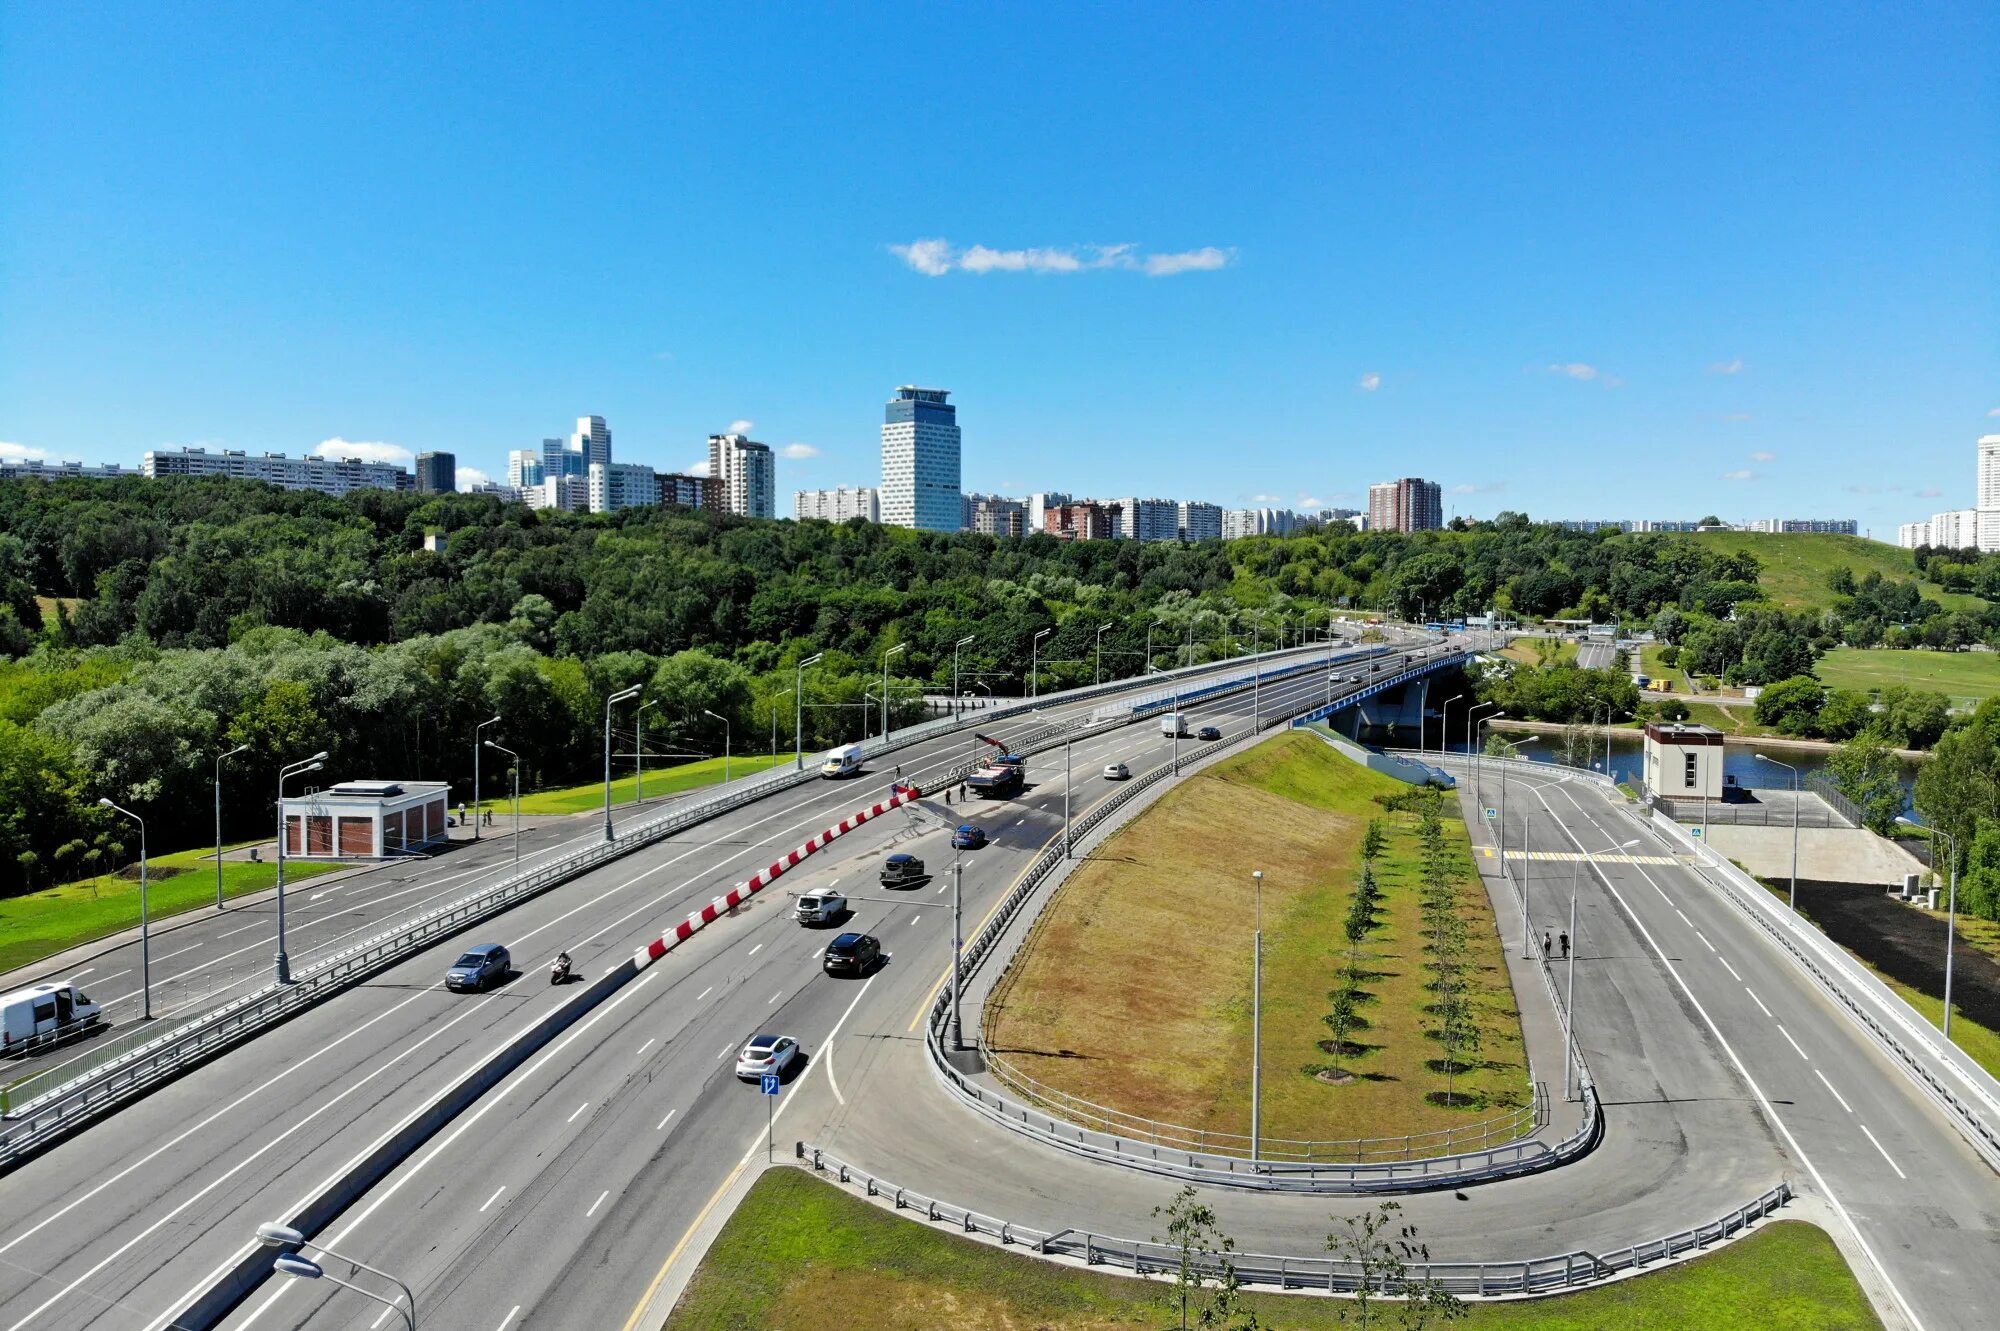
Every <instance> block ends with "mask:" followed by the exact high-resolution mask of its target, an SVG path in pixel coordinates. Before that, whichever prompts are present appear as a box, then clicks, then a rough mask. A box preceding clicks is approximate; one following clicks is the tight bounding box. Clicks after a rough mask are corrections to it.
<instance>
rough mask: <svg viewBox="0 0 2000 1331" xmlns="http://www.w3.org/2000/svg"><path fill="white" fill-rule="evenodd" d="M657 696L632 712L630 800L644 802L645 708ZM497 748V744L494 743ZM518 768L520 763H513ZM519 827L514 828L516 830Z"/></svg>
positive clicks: (654, 704) (655, 705)
mask: <svg viewBox="0 0 2000 1331" xmlns="http://www.w3.org/2000/svg"><path fill="white" fill-rule="evenodd" d="M659 702H660V700H659V699H658V698H648V699H646V701H644V702H642V703H640V704H639V710H638V711H636V712H634V713H632V802H633V803H634V804H644V803H645V802H646V709H647V708H648V707H657V706H658V705H659ZM494 747H495V748H498V747H499V745H497V744H496V745H494ZM515 766H516V767H517V768H518V767H519V766H520V764H519V763H518V762H516V763H515ZM519 830H520V829H519V828H516V829H515V831H516V832H518V831H519Z"/></svg>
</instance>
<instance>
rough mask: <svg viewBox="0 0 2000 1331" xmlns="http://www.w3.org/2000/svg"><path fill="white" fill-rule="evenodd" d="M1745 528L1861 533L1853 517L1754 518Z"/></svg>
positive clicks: (1792, 531) (1751, 529) (1768, 530)
mask: <svg viewBox="0 0 2000 1331" xmlns="http://www.w3.org/2000/svg"><path fill="white" fill-rule="evenodd" d="M1743 530H1745V531H1755V532H1770V533H1783V534H1794V535H1803V534H1808V533H1818V534H1822V535H1834V536H1858V535H1860V534H1861V524H1860V523H1859V522H1857V521H1855V520H1854V519H1853V518H1752V519H1751V520H1750V521H1749V522H1747V523H1745V524H1744V525H1743Z"/></svg>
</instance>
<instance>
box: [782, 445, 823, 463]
mask: <svg viewBox="0 0 2000 1331" xmlns="http://www.w3.org/2000/svg"><path fill="white" fill-rule="evenodd" d="M778 456H779V457H781V458H790V459H791V460H792V461H794V462H798V461H802V460H804V459H805V458H816V457H818V456H819V450H818V449H817V448H814V447H813V446H812V445H811V444H786V445H785V446H784V447H783V448H781V449H779V450H778Z"/></svg>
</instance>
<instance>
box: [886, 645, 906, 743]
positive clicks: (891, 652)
mask: <svg viewBox="0 0 2000 1331" xmlns="http://www.w3.org/2000/svg"><path fill="white" fill-rule="evenodd" d="M909 645H910V644H908V643H907V642H899V643H897V644H896V645H895V646H894V647H891V648H889V649H888V650H887V651H885V652H883V653H882V742H883V743H884V744H886V743H888V742H889V658H890V657H892V656H897V655H900V654H901V653H902V651H903V649H904V648H906V647H908V646H909Z"/></svg>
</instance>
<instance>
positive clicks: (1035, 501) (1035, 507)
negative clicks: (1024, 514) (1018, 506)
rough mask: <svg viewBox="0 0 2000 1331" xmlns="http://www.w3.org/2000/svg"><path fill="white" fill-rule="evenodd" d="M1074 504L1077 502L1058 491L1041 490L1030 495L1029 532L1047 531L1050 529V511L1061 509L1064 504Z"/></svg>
mask: <svg viewBox="0 0 2000 1331" xmlns="http://www.w3.org/2000/svg"><path fill="white" fill-rule="evenodd" d="M1074 502H1076V501H1075V499H1074V498H1073V497H1072V496H1070V495H1067V494H1063V493H1061V492H1060V491H1056V490H1039V491H1037V492H1035V493H1034V494H1031V495H1029V496H1028V530H1029V531H1031V532H1037V531H1047V530H1048V528H1049V510H1050V509H1052V508H1061V507H1062V506H1063V505H1064V504H1070V503H1074Z"/></svg>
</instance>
